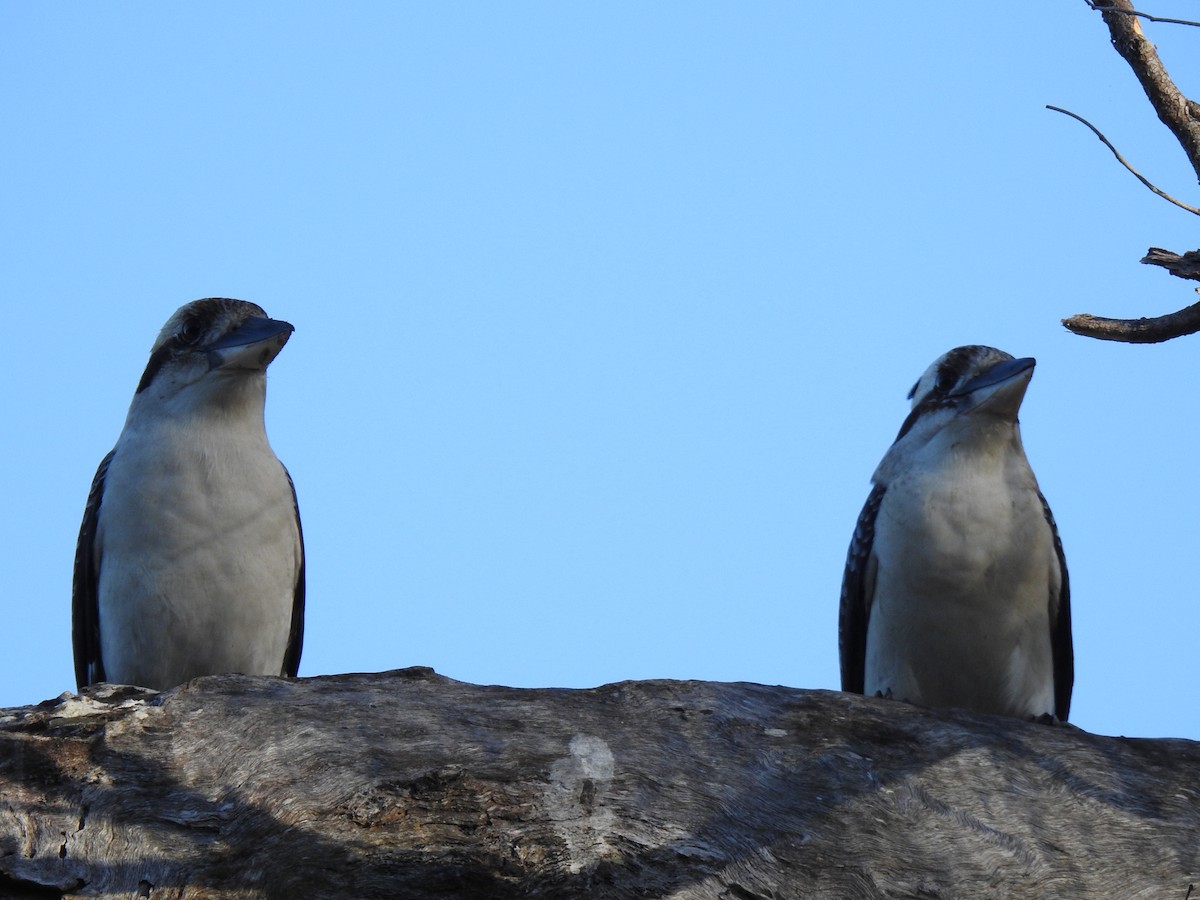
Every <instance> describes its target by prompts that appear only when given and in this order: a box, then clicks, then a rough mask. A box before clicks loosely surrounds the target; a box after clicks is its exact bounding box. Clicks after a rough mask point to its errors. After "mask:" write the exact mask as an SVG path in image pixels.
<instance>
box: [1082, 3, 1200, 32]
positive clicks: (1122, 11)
mask: <svg viewBox="0 0 1200 900" xmlns="http://www.w3.org/2000/svg"><path fill="white" fill-rule="evenodd" d="M1083 2H1084V3H1086V4H1087V5H1088V6H1090V7H1091V8H1092V9H1094V10H1096V11H1097V12H1103V11H1104V10H1105V9H1111V10H1112V11H1113V12H1115V13H1120V14H1121V15H1125V16H1137V17H1138V18H1140V19H1145V20H1146V21H1147V22H1163V23H1165V24H1167V25H1194V26H1195V27H1197V28H1200V22H1193V21H1191V20H1190V19H1167V18H1164V17H1163V16H1152V15H1150V13H1144V12H1138V11H1137V10H1136V9H1116V8H1114V7H1111V6H1107V5H1105V3H1104V2H1103V0H1083Z"/></svg>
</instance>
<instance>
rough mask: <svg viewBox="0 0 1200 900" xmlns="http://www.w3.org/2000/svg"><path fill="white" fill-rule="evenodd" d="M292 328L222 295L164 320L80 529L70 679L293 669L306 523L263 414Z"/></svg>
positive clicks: (161, 681) (159, 681)
mask: <svg viewBox="0 0 1200 900" xmlns="http://www.w3.org/2000/svg"><path fill="white" fill-rule="evenodd" d="M292 330H293V329H292V326H291V325H289V324H288V323H287V322H281V321H278V320H275V319H270V318H267V314H266V313H265V312H263V310H262V309H261V308H260V307H258V306H255V305H254V304H253V303H246V302H243V301H241V300H227V299H223V298H210V299H207V300H197V301H195V302H193V303H188V304H187V305H186V306H183V307H181V308H180V309H179V310H178V311H177V312H176V313H175V314H174V315H173V316H171V318H170V319H169V320H168V321H167V324H166V325H165V326H163V329H162V332H161V333H160V334H159V336H158V340H156V341H155V342H154V347H153V348H152V349H151V351H150V360H149V362H148V363H147V364H146V370H145V372H144V374H143V375H142V380H141V382H140V383H139V384H138V387H137V392H136V393H135V394H134V396H133V402H132V403H131V404H130V406H129V414H128V416H127V417H126V419H125V427H124V428H123V429H122V431H121V434H120V437H118V438H117V443H116V446H115V447H113V449H112V452H110V453H109V454H108V456H106V457H104V460H103V461H102V462H101V463H100V468H99V470H98V471H97V472H96V478H95V480H94V481H93V482H92V489H91V492H90V494H89V495H88V502H87V509H86V511H85V512H84V517H83V526H82V528H81V529H80V532H79V544H78V546H77V548H76V551H75V577H74V583H73V591H72V593H73V602H72V613H73V620H74V622H73V631H74V645H75V678H76V681H77V682H78V684H79V686H80V687H83V686H84V685H87V684H95V683H96V682H100V681H110V682H115V683H121V684H137V685H142V686H144V687H150V688H158V689H165V688H168V687H172V686H173V685H177V684H181V683H182V682H184V681H187V680H188V679H190V678H194V677H196V676H198V675H210V674H219V673H223V672H240V673H243V674H247V675H291V676H294V675H295V674H296V669H297V667H298V666H299V664H300V645H301V638H302V634H303V630H304V539H303V536H302V535H301V532H300V514H299V511H298V509H297V506H296V492H295V489H294V487H293V486H292V479H291V477H290V476H289V475H288V473H287V470H286V469H285V468H284V467H283V464H282V463H281V462H280V461H279V460H278V459H277V458H276V457H275V454H274V453H273V452H272V451H271V446H270V444H268V443H267V433H266V428H265V426H264V423H263V409H264V404H265V402H266V386H267V374H266V370H267V365H268V364H269V363H270V362H271V360H273V359H274V358H275V356H276V355H277V354H278V353H279V351H280V350H281V349H282V348H283V345H284V344H285V343H287V340H288V337H289V336H290V335H291V333H292Z"/></svg>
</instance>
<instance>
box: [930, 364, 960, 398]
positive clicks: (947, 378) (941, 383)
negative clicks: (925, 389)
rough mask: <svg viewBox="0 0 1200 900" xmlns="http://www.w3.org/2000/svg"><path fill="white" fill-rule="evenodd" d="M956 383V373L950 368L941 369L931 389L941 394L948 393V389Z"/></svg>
mask: <svg viewBox="0 0 1200 900" xmlns="http://www.w3.org/2000/svg"><path fill="white" fill-rule="evenodd" d="M957 383H958V373H957V372H955V371H954V370H953V369H951V368H943V369H942V370H941V371H939V372H938V376H937V381H936V382H934V385H933V389H934V390H935V391H938V392H940V393H942V394H948V393H950V389H951V388H953V387H954V385H955V384H957Z"/></svg>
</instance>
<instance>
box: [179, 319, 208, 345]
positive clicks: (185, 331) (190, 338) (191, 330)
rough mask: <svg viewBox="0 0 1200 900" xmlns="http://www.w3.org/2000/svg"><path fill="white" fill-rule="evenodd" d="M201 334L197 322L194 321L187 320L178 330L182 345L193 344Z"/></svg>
mask: <svg viewBox="0 0 1200 900" xmlns="http://www.w3.org/2000/svg"><path fill="white" fill-rule="evenodd" d="M203 333H204V332H203V331H202V330H201V328H200V323H199V322H197V321H196V320H195V319H188V320H187V321H186V322H184V323H183V325H182V326H181V327H180V329H179V340H180V342H181V343H184V344H194V343H196V341H198V340H200V336H201V335H202V334H203Z"/></svg>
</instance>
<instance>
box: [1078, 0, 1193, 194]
mask: <svg viewBox="0 0 1200 900" xmlns="http://www.w3.org/2000/svg"><path fill="white" fill-rule="evenodd" d="M1088 5H1089V6H1091V7H1092V8H1093V9H1098V10H1099V11H1100V14H1101V15H1102V16H1103V17H1104V24H1105V25H1107V26H1108V31H1109V35H1110V36H1111V37H1112V42H1113V47H1115V48H1116V51H1117V52H1118V53H1120V54H1121V56H1122V57H1123V58H1124V60H1125V61H1126V62H1127V63H1129V67H1130V68H1131V69H1133V74H1134V75H1135V76H1137V80H1138V81H1139V82H1140V83H1141V85H1142V90H1144V91H1145V92H1146V97H1147V98H1149V100H1150V105H1151V106H1153V107H1154V111H1155V112H1156V113H1158V118H1159V119H1160V120H1161V121H1162V123H1163V124H1164V125H1166V126H1167V128H1169V129H1170V130H1171V133H1172V134H1173V135H1175V139H1176V140H1177V141H1179V143H1180V145H1181V146H1182V147H1183V151H1184V152H1185V153H1186V154H1187V157H1188V161H1189V162H1191V164H1192V169H1193V170H1194V171H1195V172H1196V175H1197V177H1198V178H1200V104H1197V103H1195V102H1194V101H1192V100H1189V99H1188V98H1187V97H1185V96H1184V95H1183V93H1182V92H1181V91H1180V90H1179V88H1178V87H1176V86H1175V82H1174V81H1172V80H1171V76H1170V75H1169V74H1167V70H1166V67H1165V66H1164V65H1163V64H1162V60H1160V59H1159V58H1158V51H1157V50H1155V49H1154V44H1152V43H1151V42H1150V41H1149V40H1148V39H1147V38H1146V35H1145V34H1144V33H1143V32H1142V26H1141V23H1140V22H1139V21H1138V18H1137V15H1136V12H1137V11H1136V10H1135V9H1134V8H1133V4H1132V3H1130V2H1129V0H1089V3H1088Z"/></svg>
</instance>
